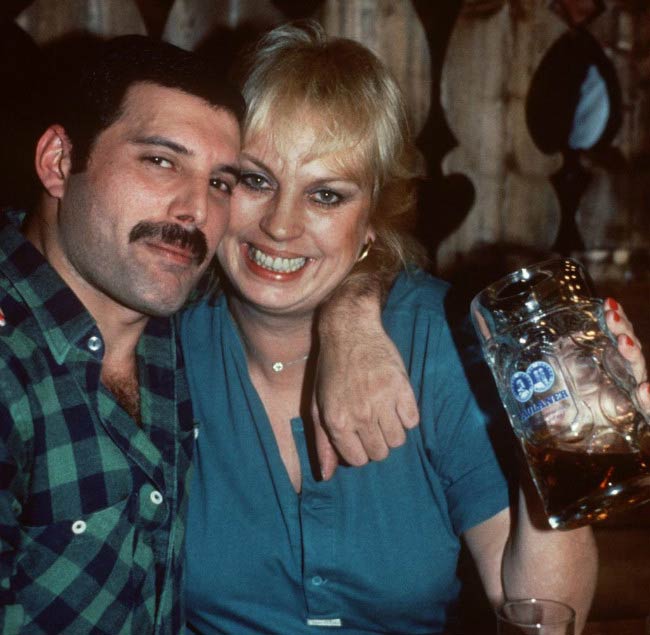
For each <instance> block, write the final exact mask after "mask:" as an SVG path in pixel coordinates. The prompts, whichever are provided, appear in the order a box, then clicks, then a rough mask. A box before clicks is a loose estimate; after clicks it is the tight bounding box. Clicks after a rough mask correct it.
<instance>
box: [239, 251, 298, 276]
mask: <svg viewBox="0 0 650 635" xmlns="http://www.w3.org/2000/svg"><path fill="white" fill-rule="evenodd" d="M248 257H249V258H250V259H251V260H252V261H253V262H255V263H256V264H258V265H259V266H260V267H263V268H264V269H267V270H268V271H272V272H273V273H293V272H294V271H297V270H298V269H302V267H304V266H305V263H306V262H307V258H305V257H304V256H298V257H295V258H284V257H282V256H272V255H271V254H268V253H266V252H264V251H262V250H261V249H258V248H257V247H255V246H253V245H251V244H249V245H248Z"/></svg>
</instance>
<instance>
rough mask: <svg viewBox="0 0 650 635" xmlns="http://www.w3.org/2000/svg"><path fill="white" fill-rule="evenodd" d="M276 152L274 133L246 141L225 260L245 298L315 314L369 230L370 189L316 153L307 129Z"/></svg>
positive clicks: (262, 306) (266, 307) (223, 247)
mask: <svg viewBox="0 0 650 635" xmlns="http://www.w3.org/2000/svg"><path fill="white" fill-rule="evenodd" d="M292 137H293V138H292V139H291V143H287V144H284V145H285V147H286V148H288V149H287V150H286V151H284V150H279V149H278V148H276V146H275V144H274V143H273V142H272V136H271V135H270V134H269V133H265V132H263V133H260V134H258V135H256V136H255V138H253V139H252V140H250V141H249V142H248V143H245V144H244V148H243V152H242V160H241V171H242V176H241V180H240V184H239V185H238V186H237V187H236V188H235V192H234V194H233V197H232V201H231V216H230V223H229V226H228V230H227V231H226V234H225V236H224V238H223V240H222V241H221V243H220V245H219V248H218V252H217V253H218V256H219V261H220V262H221V265H222V267H223V269H224V271H225V273H226V275H227V276H228V278H229V279H230V281H231V282H232V284H233V285H234V287H235V288H236V289H237V290H238V291H239V293H240V294H241V296H242V297H243V298H244V300H245V301H246V302H247V303H249V304H250V305H252V306H254V307H256V308H257V309H258V310H262V311H264V312H267V313H273V314H283V315H284V314H307V315H309V314H311V313H312V312H313V311H314V310H315V309H316V307H318V305H320V304H321V303H322V302H323V300H325V298H327V296H328V295H329V294H330V293H331V292H332V291H333V290H334V289H335V288H336V287H337V286H338V285H339V284H340V283H341V281H342V280H343V279H344V278H345V276H346V275H347V274H348V273H349V271H350V269H351V268H352V266H353V265H354V263H355V262H356V260H357V258H358V255H359V252H360V250H361V248H362V246H363V245H364V243H365V242H366V241H367V240H369V239H370V238H374V234H373V232H372V229H371V228H370V227H369V222H368V216H369V212H370V207H371V186H370V184H369V183H363V182H361V180H360V179H357V178H356V177H353V176H350V175H349V174H347V173H345V172H344V171H343V169H342V168H340V167H338V166H337V164H336V162H335V161H333V157H332V156H331V155H329V156H328V155H325V156H317V153H315V152H314V147H312V146H313V145H314V144H313V141H314V135H313V131H312V130H311V129H310V127H309V126H306V127H302V128H300V129H298V130H296V132H295V133H294V134H293V135H292Z"/></svg>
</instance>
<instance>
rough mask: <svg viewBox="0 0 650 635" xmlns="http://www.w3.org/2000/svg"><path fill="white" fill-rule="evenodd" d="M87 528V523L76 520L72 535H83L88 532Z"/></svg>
mask: <svg viewBox="0 0 650 635" xmlns="http://www.w3.org/2000/svg"><path fill="white" fill-rule="evenodd" d="M86 527H87V525H86V522H85V521H83V520H75V521H74V522H73V523H72V533H73V534H77V535H79V534H83V533H84V531H86Z"/></svg>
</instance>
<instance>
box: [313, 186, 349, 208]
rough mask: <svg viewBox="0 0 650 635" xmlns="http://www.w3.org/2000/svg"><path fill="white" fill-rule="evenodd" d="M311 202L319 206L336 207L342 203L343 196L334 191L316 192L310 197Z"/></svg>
mask: <svg viewBox="0 0 650 635" xmlns="http://www.w3.org/2000/svg"><path fill="white" fill-rule="evenodd" d="M311 198H312V200H313V201H314V202H315V203H318V204H319V205H324V206H326V207H327V206H329V205H338V204H339V203H341V202H342V201H343V196H341V195H340V194H339V193H338V192H335V191H334V190H327V189H325V190H316V191H315V192H313V193H312V195H311Z"/></svg>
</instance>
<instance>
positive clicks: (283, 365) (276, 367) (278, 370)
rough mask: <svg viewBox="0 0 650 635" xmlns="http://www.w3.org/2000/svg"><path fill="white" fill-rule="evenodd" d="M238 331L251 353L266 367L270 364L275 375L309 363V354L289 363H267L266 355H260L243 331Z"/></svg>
mask: <svg viewBox="0 0 650 635" xmlns="http://www.w3.org/2000/svg"><path fill="white" fill-rule="evenodd" d="M238 331H239V334H240V335H241V338H242V339H243V340H244V342H245V343H246V345H247V346H248V348H249V349H250V351H251V353H253V355H254V356H255V357H257V359H259V360H261V361H262V362H263V363H264V364H265V365H266V364H269V365H270V366H271V370H272V371H273V372H274V373H281V372H282V371H283V370H284V369H285V368H288V367H289V366H294V365H295V364H304V363H305V362H306V361H307V359H308V357H309V353H307V354H306V355H302V356H300V357H296V359H290V360H289V361H287V362H281V361H279V360H278V361H276V362H268V361H266V360H265V359H264V355H262V354H261V353H260V352H259V351H258V350H257V349H256V348H255V347H254V346H253V345H252V344H251V342H250V340H249V339H248V338H247V337H246V336H245V335H244V333H243V331H242V330H241V329H238Z"/></svg>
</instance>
